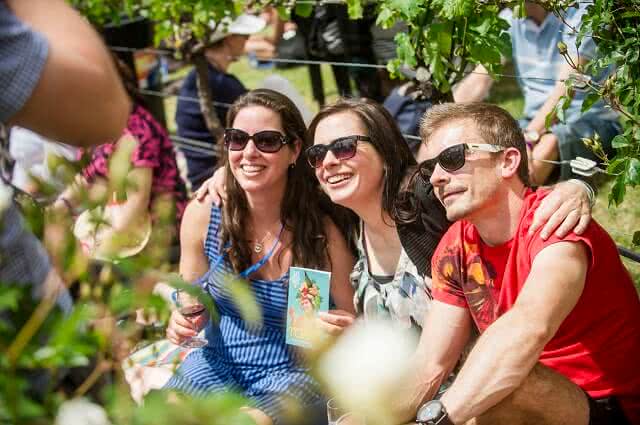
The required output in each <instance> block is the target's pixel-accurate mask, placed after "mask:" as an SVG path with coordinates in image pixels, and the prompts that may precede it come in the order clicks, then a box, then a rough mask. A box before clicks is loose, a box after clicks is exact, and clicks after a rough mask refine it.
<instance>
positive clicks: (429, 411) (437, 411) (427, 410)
mask: <svg viewBox="0 0 640 425" xmlns="http://www.w3.org/2000/svg"><path fill="white" fill-rule="evenodd" d="M443 413H444V409H443V406H442V403H441V402H440V401H439V400H431V401H430V402H428V403H426V404H424V405H422V407H421V408H420V410H418V414H417V415H416V419H417V420H418V422H419V423H429V422H433V421H436V420H438V419H440V418H441V417H442V415H443Z"/></svg>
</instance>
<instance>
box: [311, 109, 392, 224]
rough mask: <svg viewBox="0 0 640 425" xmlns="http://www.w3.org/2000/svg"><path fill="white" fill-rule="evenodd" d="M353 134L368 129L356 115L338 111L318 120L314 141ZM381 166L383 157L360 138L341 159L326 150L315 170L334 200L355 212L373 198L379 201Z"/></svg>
mask: <svg viewBox="0 0 640 425" xmlns="http://www.w3.org/2000/svg"><path fill="white" fill-rule="evenodd" d="M354 135H361V136H366V135H368V132H367V131H366V129H365V128H364V125H363V124H362V122H361V120H360V118H358V116H357V115H355V114H353V113H350V112H340V113H336V114H332V115H329V116H327V117H325V118H323V119H322V120H321V121H320V122H318V125H317V126H316V129H315V133H314V135H313V143H314V145H318V144H323V145H328V144H330V143H331V142H332V141H334V140H335V139H338V138H340V137H346V136H354ZM383 169H384V163H383V161H382V158H381V156H380V154H379V153H378V152H377V151H376V150H375V148H374V147H373V145H372V144H371V143H368V142H362V141H359V142H358V144H357V151H356V154H355V155H354V156H353V157H352V158H350V159H346V160H342V161H341V160H338V159H336V157H335V156H334V155H333V153H332V152H331V151H329V152H327V155H326V157H325V158H324V161H323V162H322V164H321V165H320V166H319V167H318V168H316V169H315V172H316V177H317V178H318V181H319V182H320V185H321V186H322V188H323V190H324V191H325V192H326V193H327V194H328V195H329V197H330V198H331V200H332V201H333V202H335V203H336V204H339V205H342V206H344V207H347V208H350V209H353V210H354V211H356V212H357V210H358V209H359V208H366V207H367V206H370V205H371V203H372V202H377V203H378V205H379V204H380V203H381V199H382V189H383V174H384V171H383Z"/></svg>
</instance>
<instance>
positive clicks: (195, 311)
mask: <svg viewBox="0 0 640 425" xmlns="http://www.w3.org/2000/svg"><path fill="white" fill-rule="evenodd" d="M176 305H177V307H178V311H179V312H180V314H182V315H183V316H184V317H185V318H186V319H187V320H188V321H189V322H191V323H196V322H198V321H199V320H198V319H199V317H200V316H201V315H203V314H206V310H207V308H206V307H205V305H204V304H202V302H201V301H200V300H199V299H198V297H195V296H193V295H191V294H189V293H188V292H186V291H184V290H181V289H178V290H176ZM208 343H209V341H207V339H206V338H203V337H201V336H192V337H189V338H187V339H185V340H184V341H182V342H181V343H180V345H181V346H182V347H185V348H200V347H204V346H205V345H207V344H208Z"/></svg>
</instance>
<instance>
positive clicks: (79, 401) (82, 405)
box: [55, 398, 111, 425]
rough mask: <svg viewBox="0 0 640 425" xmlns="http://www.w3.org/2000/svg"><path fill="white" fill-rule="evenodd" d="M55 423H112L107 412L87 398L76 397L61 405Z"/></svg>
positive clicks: (92, 424) (89, 424) (65, 424)
mask: <svg viewBox="0 0 640 425" xmlns="http://www.w3.org/2000/svg"><path fill="white" fill-rule="evenodd" d="M55 425H111V422H109V419H108V418H107V413H106V412H105V411H104V409H103V408H102V407H100V406H99V405H97V404H95V403H92V402H90V401H89V400H87V399H85V398H76V399H73V400H69V401H66V402H64V403H63V404H62V405H61V406H60V410H59V411H58V416H57V417H56V422H55Z"/></svg>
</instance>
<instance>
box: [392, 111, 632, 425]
mask: <svg viewBox="0 0 640 425" xmlns="http://www.w3.org/2000/svg"><path fill="white" fill-rule="evenodd" d="M421 137H422V139H423V142H424V143H425V144H426V156H427V158H428V159H427V160H426V161H425V162H424V163H423V164H422V165H421V168H420V170H421V171H422V172H423V174H425V175H428V176H430V180H431V183H432V184H433V187H434V191H435V194H436V196H437V197H438V199H439V200H440V201H441V202H442V204H443V205H444V207H445V210H446V213H447V218H448V219H449V220H450V221H454V222H455V223H454V224H453V225H452V226H451V227H450V228H449V230H448V231H447V233H446V234H445V235H444V237H443V238H442V240H441V242H440V244H439V245H438V248H437V250H436V253H435V254H434V257H433V261H432V273H433V297H434V301H433V303H432V308H431V311H430V313H429V317H428V319H427V320H426V325H425V327H424V329H423V333H422V337H421V338H422V339H421V344H420V346H419V348H418V353H417V355H416V357H415V361H416V364H415V365H414V367H413V368H412V370H413V371H414V374H413V376H412V377H411V378H410V382H409V383H408V384H407V385H406V387H405V389H404V390H403V391H401V392H398V394H397V396H396V397H394V400H393V401H391V402H390V403H391V404H390V405H391V406H393V407H394V408H395V409H397V412H396V413H397V415H398V419H399V420H401V419H405V420H408V419H410V418H411V417H413V416H414V415H415V414H416V410H417V408H418V405H419V404H420V403H421V402H422V401H424V400H431V399H432V398H433V396H434V395H435V393H436V390H437V389H438V388H439V386H440V383H441V382H442V381H443V380H444V379H446V377H447V376H448V375H449V372H450V371H451V369H452V368H453V367H454V365H455V364H456V362H457V361H458V359H459V357H460V354H461V351H462V349H463V347H464V346H465V344H466V342H467V340H468V337H469V335H470V333H471V330H472V328H473V327H475V328H476V329H477V330H478V331H479V332H480V334H481V336H480V338H479V339H478V341H477V343H476V344H475V346H474V348H473V349H472V351H471V353H470V354H469V356H468V357H467V359H466V361H465V363H464V366H463V367H462V369H461V370H460V372H459V373H458V375H457V377H456V379H455V381H454V382H453V384H452V385H451V387H450V388H449V389H448V390H447V391H446V392H445V393H444V395H443V396H442V397H441V398H440V400H431V401H429V402H428V403H427V404H426V405H424V406H423V408H421V409H420V410H419V411H418V415H417V418H418V421H419V422H420V423H427V424H435V423H438V424H452V423H453V424H463V423H491V424H522V423H536V424H560V423H562V424H581V425H586V424H596V423H597V424H632V423H633V424H635V423H639V422H638V421H640V369H638V368H637V367H636V364H635V362H636V359H637V358H640V301H639V300H638V294H637V292H636V289H635V288H634V286H633V282H632V281H631V278H630V275H629V273H628V272H627V270H626V269H625V268H624V266H623V264H622V262H621V260H620V257H619V255H618V252H617V249H616V246H615V243H614V242H613V240H612V239H611V238H610V237H609V235H608V234H607V233H606V232H605V231H604V229H602V228H601V227H600V226H599V225H598V224H597V223H595V222H593V221H592V222H591V223H590V224H589V226H588V228H587V229H586V231H585V232H584V233H583V234H582V235H576V234H575V233H570V234H568V235H567V236H565V237H557V236H551V237H550V238H548V239H547V240H543V239H542V238H540V237H539V231H535V232H531V223H532V220H533V216H534V214H535V212H536V210H537V208H539V205H540V203H541V202H542V200H544V199H545V197H546V196H547V194H548V191H546V190H538V191H537V192H533V191H532V190H531V189H530V188H529V181H528V176H529V173H528V169H527V166H528V164H527V154H526V146H525V142H524V137H523V135H522V132H521V131H520V128H519V126H518V124H517V122H516V121H515V120H514V119H513V118H512V117H511V116H510V115H509V114H508V113H507V112H506V111H504V110H502V109H500V108H499V107H497V106H493V105H488V104H482V103H470V104H444V105H438V106H434V107H433V108H432V109H431V110H429V111H428V112H427V114H426V115H425V119H424V120H423V123H422V127H421ZM472 419H474V420H475V422H468V421H471V420H472Z"/></svg>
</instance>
